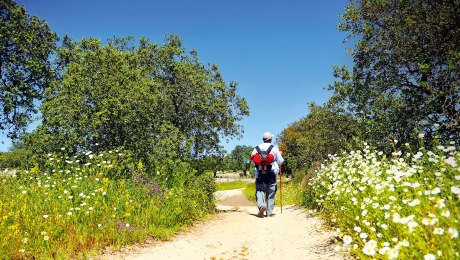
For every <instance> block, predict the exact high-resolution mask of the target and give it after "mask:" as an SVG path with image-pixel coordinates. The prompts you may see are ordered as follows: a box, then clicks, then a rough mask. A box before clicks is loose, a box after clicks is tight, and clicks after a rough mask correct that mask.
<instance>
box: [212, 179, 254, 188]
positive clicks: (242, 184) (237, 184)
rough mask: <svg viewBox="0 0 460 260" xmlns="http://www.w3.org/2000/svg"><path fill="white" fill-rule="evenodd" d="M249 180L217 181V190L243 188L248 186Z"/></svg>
mask: <svg viewBox="0 0 460 260" xmlns="http://www.w3.org/2000/svg"><path fill="white" fill-rule="evenodd" d="M247 184H248V183H247V182H243V181H232V182H222V183H216V190H234V189H241V188H245V187H246V186H247Z"/></svg>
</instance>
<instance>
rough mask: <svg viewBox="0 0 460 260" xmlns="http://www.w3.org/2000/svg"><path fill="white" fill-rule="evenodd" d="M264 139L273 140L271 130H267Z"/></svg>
mask: <svg viewBox="0 0 460 260" xmlns="http://www.w3.org/2000/svg"><path fill="white" fill-rule="evenodd" d="M262 138H263V139H264V140H272V138H273V135H272V133H270V132H265V133H264V135H263V136H262Z"/></svg>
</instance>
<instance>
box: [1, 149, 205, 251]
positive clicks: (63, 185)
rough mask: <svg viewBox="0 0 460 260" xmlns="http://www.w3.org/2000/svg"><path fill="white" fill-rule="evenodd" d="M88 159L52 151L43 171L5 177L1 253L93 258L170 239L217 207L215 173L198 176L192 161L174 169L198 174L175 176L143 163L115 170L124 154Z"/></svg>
mask: <svg viewBox="0 0 460 260" xmlns="http://www.w3.org/2000/svg"><path fill="white" fill-rule="evenodd" d="M84 157H85V158H84V159H87V161H85V162H83V159H81V160H80V159H76V157H75V158H74V157H72V158H65V157H64V156H56V155H51V154H50V155H49V158H48V167H46V168H44V169H38V168H34V169H32V170H30V171H24V172H19V173H18V175H17V177H0V197H1V200H0V216H1V218H0V237H1V238H2V239H0V258H1V259H8V258H40V259H41V258H67V259H69V258H75V257H79V258H83V257H84V258H86V257H88V255H89V254H91V253H94V252H97V251H98V250H100V249H102V248H104V247H107V246H111V247H120V246H121V245H125V244H129V243H134V242H142V241H145V240H146V239H148V238H149V237H154V238H158V239H168V238H170V237H171V236H172V235H173V234H174V233H175V232H177V231H178V230H180V229H182V228H183V227H184V225H187V224H188V223H190V222H191V221H193V220H196V219H199V218H201V217H204V216H205V215H206V214H208V213H210V212H212V211H213V210H214V199H213V195H212V193H213V191H214V183H213V179H212V175H203V176H194V174H193V171H192V170H191V169H190V168H189V167H187V165H186V164H180V165H179V163H178V165H177V167H175V169H176V170H175V172H174V173H173V174H171V173H168V175H177V176H191V177H183V179H181V180H176V181H175V182H172V181H171V178H172V177H170V176H167V177H164V176H163V175H164V174H166V173H162V172H160V171H158V172H156V173H155V174H154V176H152V174H147V173H146V172H145V170H144V169H143V167H142V164H141V163H139V164H138V165H137V166H136V167H135V168H134V169H132V170H131V171H130V172H128V173H126V174H125V175H126V176H112V174H111V170H113V169H116V168H117V167H118V165H117V162H119V161H122V159H123V155H122V154H121V153H112V152H110V154H109V153H107V154H99V155H93V154H91V153H87V154H86V156H84ZM179 166H181V167H179ZM177 171H182V172H177ZM162 176H163V177H162ZM168 183H175V184H174V185H170V184H168Z"/></svg>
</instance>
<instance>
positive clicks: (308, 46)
mask: <svg viewBox="0 0 460 260" xmlns="http://www.w3.org/2000/svg"><path fill="white" fill-rule="evenodd" d="M18 3H19V4H20V5H24V6H25V7H26V9H27V11H28V12H29V14H30V15H34V16H38V17H39V18H40V19H42V20H45V21H47V22H48V24H49V25H50V27H51V29H52V30H54V31H55V32H56V33H57V34H58V35H59V36H63V35H64V34H68V35H69V36H70V37H71V38H72V39H74V40H81V38H82V37H95V38H100V39H101V40H103V41H105V40H106V39H108V38H112V37H113V36H118V37H122V36H127V35H131V36H134V37H135V38H136V39H139V38H140V37H141V36H145V37H146V38H148V39H149V40H150V41H151V42H158V43H163V40H164V37H165V35H166V34H168V33H173V34H178V35H179V36H180V37H181V39H182V40H183V42H184V46H185V47H186V49H187V50H191V49H195V50H197V52H198V56H199V58H200V61H201V62H202V63H203V64H207V63H208V62H210V63H214V64H217V65H218V66H219V69H220V71H221V73H222V75H223V77H224V80H225V81H226V82H230V81H236V82H238V83H239V85H238V93H239V95H241V96H243V97H244V98H246V100H247V102H248V105H249V109H250V111H251V115H250V116H249V117H247V118H245V119H244V120H243V121H242V122H241V124H242V125H243V127H244V134H243V138H242V139H240V140H237V139H232V140H230V141H229V142H226V141H225V140H223V142H222V145H223V146H224V148H225V149H226V150H227V151H228V152H230V151H231V150H232V149H233V148H234V147H235V146H236V145H238V144H241V145H257V144H259V143H260V142H261V139H262V134H263V133H264V132H265V131H270V132H272V133H273V134H275V136H276V135H277V134H279V133H280V132H281V131H282V130H283V129H284V128H286V127H287V126H288V125H289V124H290V123H292V122H294V121H296V120H299V119H300V118H301V117H303V116H305V115H307V113H308V111H307V103H308V102H310V101H314V102H316V103H317V104H323V103H324V102H325V101H326V100H327V99H328V98H329V97H330V95H331V93H330V92H328V91H327V90H325V88H326V87H327V85H328V84H330V83H332V82H333V81H334V78H333V76H332V65H334V64H337V65H343V64H346V65H350V64H351V57H350V56H349V55H348V54H347V53H346V51H345V49H346V47H347V46H346V45H344V44H343V43H342V41H343V39H344V38H345V37H346V34H344V33H341V32H339V31H338V30H337V29H336V26H337V23H338V22H339V20H340V17H339V13H343V12H344V7H345V6H346V4H347V3H348V1H345V0H341V1H318V0H317V1H312V0H284V1H279V0H277V1H275V0H263V1H262V0H249V1H248V0H193V1H192V0H189V1H187V0H168V1H155V0H130V1H126V0H124V1H121V0H111V1H108V0H91V1H90V0H80V1H63V0H18ZM0 140H1V141H3V142H4V143H3V144H1V143H0V151H6V150H7V149H8V148H9V147H10V145H11V142H10V140H8V139H6V138H5V137H3V136H2V137H0Z"/></svg>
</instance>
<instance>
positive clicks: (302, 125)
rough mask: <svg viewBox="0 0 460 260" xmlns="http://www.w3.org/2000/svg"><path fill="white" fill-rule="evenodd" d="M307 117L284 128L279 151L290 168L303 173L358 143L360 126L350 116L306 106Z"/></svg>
mask: <svg viewBox="0 0 460 260" xmlns="http://www.w3.org/2000/svg"><path fill="white" fill-rule="evenodd" d="M309 110H310V112H309V114H308V115H307V116H305V117H303V118H301V119H300V120H298V121H296V122H294V123H292V124H291V125H289V126H288V127H287V128H285V129H284V130H283V131H282V132H281V134H280V136H279V138H278V139H279V143H280V148H281V150H282V151H283V157H284V158H285V160H286V163H287V164H288V165H289V167H290V169H285V170H292V171H293V172H294V173H295V172H296V171H302V172H305V170H307V169H308V168H310V166H312V164H313V163H315V162H323V161H324V160H326V159H327V158H328V155H329V154H336V153H340V152H342V151H349V150H352V149H355V148H356V147H358V145H359V143H360V129H359V128H360V126H359V124H358V122H357V121H356V120H355V119H353V117H351V116H350V115H343V114H338V113H334V112H332V111H330V110H328V109H327V108H325V107H321V106H317V105H315V104H314V103H311V104H309Z"/></svg>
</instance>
